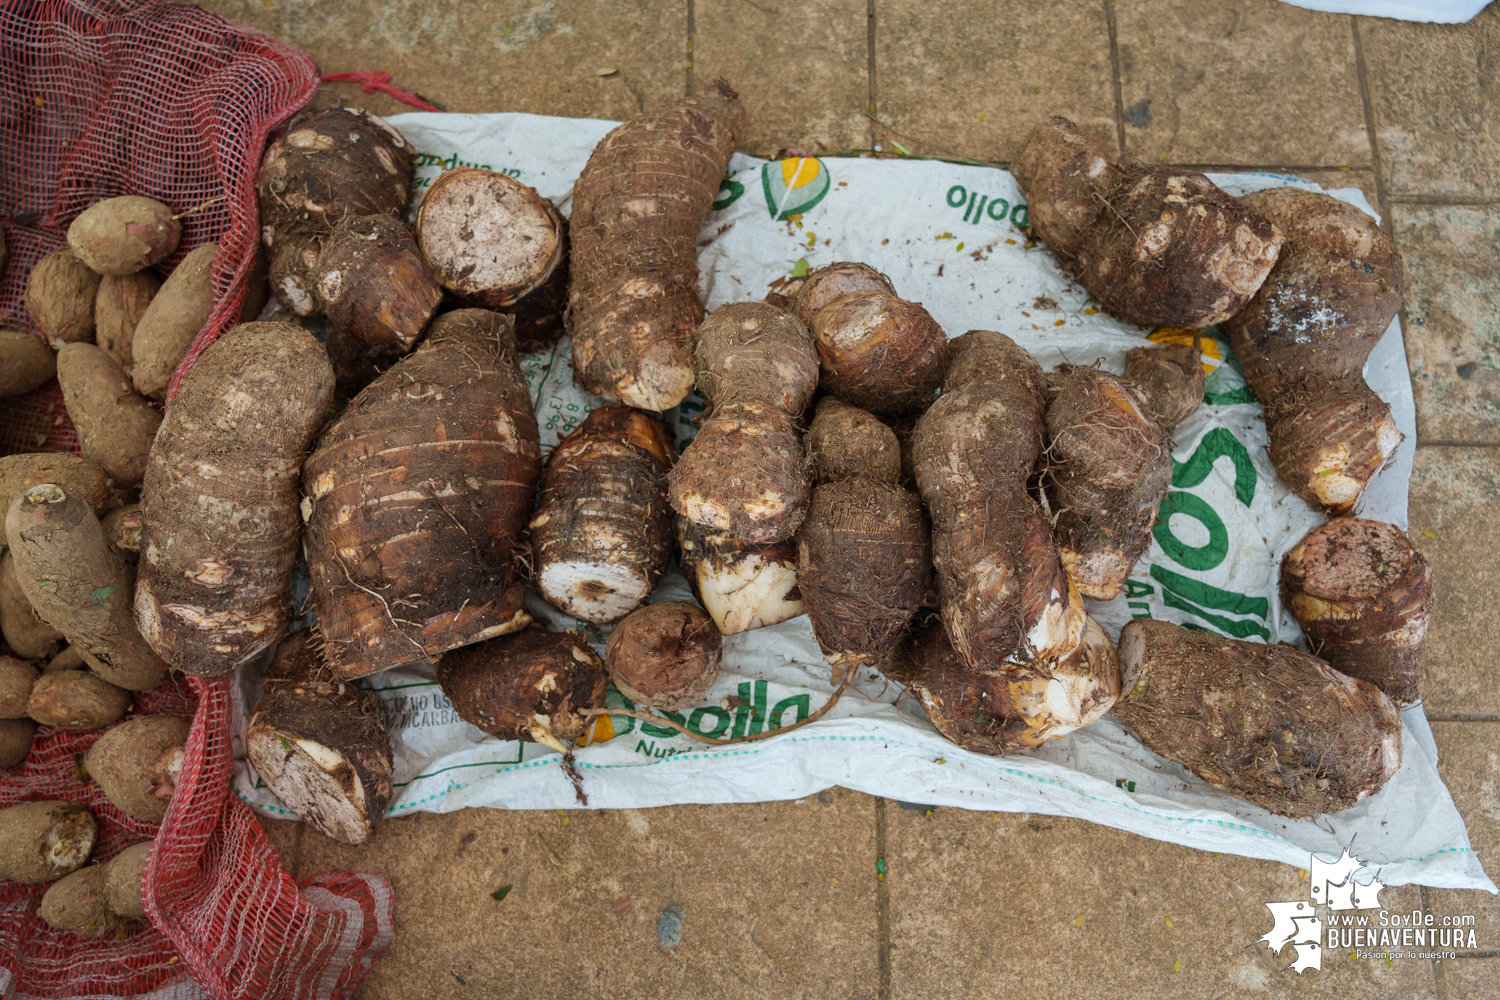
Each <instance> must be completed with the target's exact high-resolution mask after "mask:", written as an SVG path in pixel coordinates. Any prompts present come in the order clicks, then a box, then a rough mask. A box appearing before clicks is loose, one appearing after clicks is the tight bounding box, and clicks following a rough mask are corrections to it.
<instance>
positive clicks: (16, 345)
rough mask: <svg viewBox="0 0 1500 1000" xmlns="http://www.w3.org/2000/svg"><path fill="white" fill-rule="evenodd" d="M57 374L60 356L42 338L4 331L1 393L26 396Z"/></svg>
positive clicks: (1, 335) (1, 337) (0, 333)
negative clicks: (58, 357) (57, 356)
mask: <svg viewBox="0 0 1500 1000" xmlns="http://www.w3.org/2000/svg"><path fill="white" fill-rule="evenodd" d="M56 374H57V358H56V356H55V355H54V354H53V353H52V349H51V348H50V347H48V346H47V344H46V342H45V341H44V340H42V338H41V337H33V336H32V335H31V334H29V333H21V332H20V331H19V330H0V396H24V395H25V394H26V393H28V392H30V391H31V390H33V389H37V388H40V387H41V386H43V385H46V384H47V383H48V382H50V381H51V380H52V377H53V376H54V375H56Z"/></svg>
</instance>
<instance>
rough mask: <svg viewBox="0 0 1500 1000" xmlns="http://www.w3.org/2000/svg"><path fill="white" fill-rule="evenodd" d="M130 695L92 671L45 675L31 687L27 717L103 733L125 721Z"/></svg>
mask: <svg viewBox="0 0 1500 1000" xmlns="http://www.w3.org/2000/svg"><path fill="white" fill-rule="evenodd" d="M129 710H130V692H128V691H126V690H125V689H124V688H119V687H116V686H115V685H113V684H111V683H109V681H106V680H105V679H104V678H102V677H100V676H99V675H97V674H95V673H94V672H93V671H91V670H58V671H54V672H53V673H50V674H43V675H42V676H41V677H39V678H37V682H36V683H35V684H33V685H32V686H31V699H30V700H29V701H28V702H27V705H26V714H27V715H29V716H31V718H33V719H35V720H36V721H37V722H39V723H41V724H42V725H44V726H55V727H56V728H58V729H68V730H81V729H103V728H105V727H106V726H112V725H114V724H115V723H116V722H119V721H120V720H121V719H123V718H124V717H125V713H126V712H128V711H129Z"/></svg>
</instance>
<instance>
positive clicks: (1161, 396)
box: [1125, 334, 1207, 428]
mask: <svg viewBox="0 0 1500 1000" xmlns="http://www.w3.org/2000/svg"><path fill="white" fill-rule="evenodd" d="M1206 381H1207V375H1206V374H1205V373H1204V371H1203V338H1202V336H1201V335H1196V334H1195V335H1194V337H1193V342H1192V343H1191V344H1171V345H1168V346H1167V347H1158V348H1146V347H1132V348H1131V349H1130V350H1129V351H1127V352H1126V354H1125V384H1126V385H1128V386H1129V387H1130V391H1131V394H1132V395H1134V396H1135V398H1136V402H1138V403H1140V404H1141V406H1142V407H1143V408H1144V409H1145V410H1146V412H1147V413H1149V414H1150V415H1151V417H1152V419H1153V420H1155V421H1156V422H1157V424H1159V425H1160V426H1162V427H1164V428H1169V427H1175V426H1176V425H1178V424H1180V423H1182V422H1183V421H1184V420H1186V419H1187V418H1188V417H1190V416H1192V415H1193V414H1194V413H1196V412H1197V410H1198V407H1199V406H1200V405H1202V403H1203V390H1204V388H1205V383H1206Z"/></svg>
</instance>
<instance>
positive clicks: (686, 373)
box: [615, 344, 694, 413]
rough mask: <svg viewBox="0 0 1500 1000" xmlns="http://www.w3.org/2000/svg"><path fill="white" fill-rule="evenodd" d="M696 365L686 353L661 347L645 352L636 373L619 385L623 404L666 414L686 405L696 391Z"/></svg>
mask: <svg viewBox="0 0 1500 1000" xmlns="http://www.w3.org/2000/svg"><path fill="white" fill-rule="evenodd" d="M693 381H694V375H693V366H692V363H691V362H690V361H689V360H688V359H687V356H686V355H685V354H683V352H682V351H681V350H680V349H679V348H677V347H675V346H670V345H665V344H658V345H656V346H654V347H651V348H649V349H647V350H646V351H645V353H643V354H642V355H641V356H640V358H639V360H638V361H637V364H636V371H634V372H627V373H624V374H622V375H621V376H620V378H619V379H618V380H617V381H616V382H615V391H616V392H618V393H619V396H620V402H622V403H625V404H626V405H628V406H634V407H635V408H636V409H638V410H651V411H653V412H656V413H664V412H666V411H667V410H670V409H671V408H672V407H674V406H676V405H677V404H678V403H680V402H682V401H683V399H684V398H685V397H686V396H687V394H688V393H689V392H690V391H691V390H692V388H693Z"/></svg>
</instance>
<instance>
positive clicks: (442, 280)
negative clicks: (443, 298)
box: [417, 167, 566, 309]
mask: <svg viewBox="0 0 1500 1000" xmlns="http://www.w3.org/2000/svg"><path fill="white" fill-rule="evenodd" d="M564 233H565V229H564V226H563V221H562V216H561V215H559V214H558V213H557V209H556V208H553V207H552V203H551V202H550V201H548V200H547V199H546V198H543V197H542V196H541V195H539V194H537V193H536V190H535V189H534V188H531V187H528V186H527V185H525V184H522V183H521V182H520V181H518V180H516V179H515V178H513V177H509V176H507V175H505V174H502V173H498V172H496V171H493V170H480V169H477V168H475V167H458V168H457V169H454V170H445V171H444V172H443V173H441V174H439V175H438V177H437V179H435V180H434V181H433V182H432V186H431V187H430V188H428V190H427V193H426V194H425V195H424V196H423V198H422V204H421V206H420V207H419V208H418V209H417V240H418V242H419V243H420V245H421V247H422V255H423V256H424V257H426V258H427V263H428V264H430V265H431V266H432V273H433V275H434V276H435V277H436V278H437V281H438V283H439V284H441V285H442V286H443V287H444V288H446V289H447V290H448V291H450V292H452V293H454V294H455V295H457V296H459V297H460V298H462V299H463V300H464V301H465V302H470V303H472V304H474V305H476V306H487V307H489V308H492V309H501V308H505V307H507V306H512V305H515V304H516V302H518V301H520V300H521V299H523V298H525V297H526V296H527V295H529V294H531V292H532V291H534V290H535V289H537V288H538V287H540V286H541V285H542V284H543V283H544V282H545V281H547V279H548V278H550V277H551V275H552V272H553V271H554V270H556V269H557V266H558V265H559V264H560V263H561V262H562V258H563V251H564V249H565V246H566V240H565V238H564Z"/></svg>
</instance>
